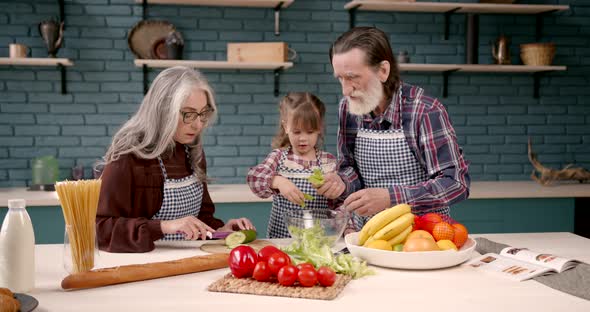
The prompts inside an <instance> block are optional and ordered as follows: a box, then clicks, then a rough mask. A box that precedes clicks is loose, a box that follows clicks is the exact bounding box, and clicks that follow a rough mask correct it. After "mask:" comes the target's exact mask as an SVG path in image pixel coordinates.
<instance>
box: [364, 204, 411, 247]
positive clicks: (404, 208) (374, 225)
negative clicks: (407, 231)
mask: <svg viewBox="0 0 590 312" xmlns="http://www.w3.org/2000/svg"><path fill="white" fill-rule="evenodd" d="M411 210H412V207H410V205H408V204H399V205H395V206H393V207H391V208H389V209H385V210H383V211H381V212H379V213H378V214H376V215H374V216H373V217H372V218H371V219H369V221H368V222H367V223H366V224H365V226H363V228H362V229H361V232H360V233H359V245H361V246H362V245H364V244H365V242H366V241H367V240H368V239H369V237H370V236H371V235H373V234H375V233H377V231H379V230H380V229H381V228H383V227H384V226H386V225H387V224H388V223H390V222H391V221H393V220H395V219H397V218H399V216H401V215H403V214H406V213H408V212H410V211H411Z"/></svg>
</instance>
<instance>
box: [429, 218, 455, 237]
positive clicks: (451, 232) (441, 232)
mask: <svg viewBox="0 0 590 312" xmlns="http://www.w3.org/2000/svg"><path fill="white" fill-rule="evenodd" d="M432 236H434V239H435V240H436V241H439V240H443V239H448V240H450V241H453V238H454V237H455V228H454V227H453V226H452V225H450V224H449V223H447V222H439V223H437V224H435V225H434V227H433V228H432Z"/></svg>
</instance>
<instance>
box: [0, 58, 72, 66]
mask: <svg viewBox="0 0 590 312" xmlns="http://www.w3.org/2000/svg"><path fill="white" fill-rule="evenodd" d="M0 65H14V66H17V65H18V66H57V65H63V66H73V65H74V63H73V62H72V61H71V60H70V59H67V58H49V57H18V58H17V57H0Z"/></svg>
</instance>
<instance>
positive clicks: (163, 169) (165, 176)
mask: <svg viewBox="0 0 590 312" xmlns="http://www.w3.org/2000/svg"><path fill="white" fill-rule="evenodd" d="M158 161H159V162H160V168H161V169H162V174H163V175H164V180H168V174H167V173H166V167H165V166H164V162H163V161H162V157H160V156H158Z"/></svg>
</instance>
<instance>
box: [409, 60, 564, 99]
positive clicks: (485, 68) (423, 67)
mask: <svg viewBox="0 0 590 312" xmlns="http://www.w3.org/2000/svg"><path fill="white" fill-rule="evenodd" d="M399 69H400V71H405V72H437V73H442V75H443V92H442V93H443V94H442V95H443V97H447V95H448V90H449V75H450V74H451V73H453V72H464V73H530V74H533V77H534V83H533V88H534V89H533V94H534V95H535V97H538V92H539V79H540V75H541V74H543V73H547V72H554V71H565V70H567V67H566V66H529V65H495V64H414V63H402V64H399Z"/></svg>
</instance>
